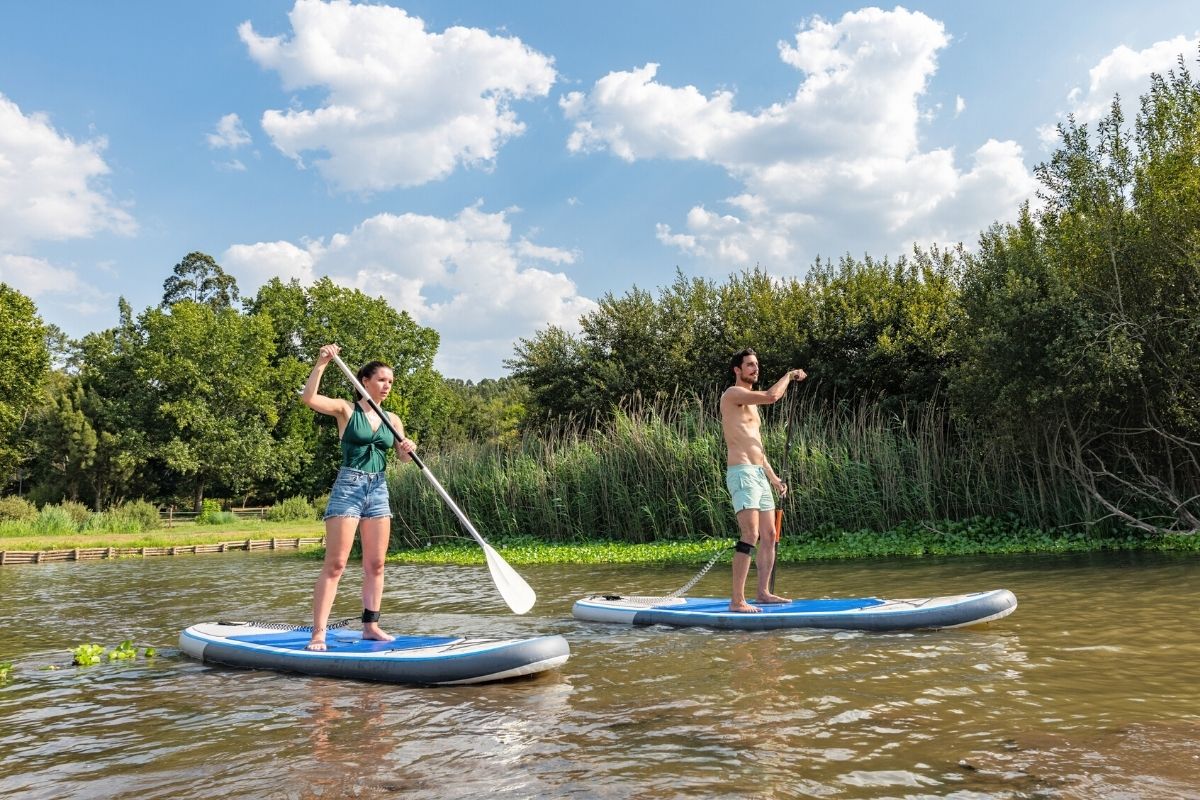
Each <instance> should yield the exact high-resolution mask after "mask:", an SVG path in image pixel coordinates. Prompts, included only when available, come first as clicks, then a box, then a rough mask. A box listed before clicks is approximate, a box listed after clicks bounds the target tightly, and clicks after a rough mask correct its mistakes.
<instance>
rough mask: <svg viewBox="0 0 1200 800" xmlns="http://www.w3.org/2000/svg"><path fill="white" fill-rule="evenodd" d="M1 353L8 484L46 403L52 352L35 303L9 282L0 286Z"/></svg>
mask: <svg viewBox="0 0 1200 800" xmlns="http://www.w3.org/2000/svg"><path fill="white" fill-rule="evenodd" d="M0 352H2V353H4V357H3V358H0V475H3V476H4V478H5V483H7V482H8V478H9V476H11V475H12V474H13V473H14V471H15V470H16V469H17V468H18V466H19V465H20V463H21V460H22V455H23V454H24V453H25V452H27V451H28V448H27V447H26V446H25V445H24V444H23V443H22V439H21V432H22V429H23V427H24V425H25V422H26V419H27V417H28V415H29V413H30V411H31V410H33V409H34V408H36V407H37V406H38V405H39V404H41V403H42V402H43V393H42V382H43V380H44V379H45V377H46V375H47V373H48V372H49V370H50V352H49V349H48V348H47V343H46V327H45V325H43V324H42V320H41V317H39V316H38V314H37V308H36V306H34V304H33V301H32V300H30V299H29V298H28V297H26V296H25V295H23V294H21V293H20V292H18V291H17V290H16V289H13V288H12V287H10V286H9V285H8V284H6V283H0Z"/></svg>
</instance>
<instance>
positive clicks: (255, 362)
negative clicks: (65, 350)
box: [135, 300, 279, 510]
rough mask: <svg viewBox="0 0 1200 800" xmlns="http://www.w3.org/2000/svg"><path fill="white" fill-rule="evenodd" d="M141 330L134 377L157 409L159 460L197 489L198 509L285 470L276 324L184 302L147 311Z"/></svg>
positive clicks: (154, 444) (154, 437)
mask: <svg viewBox="0 0 1200 800" xmlns="http://www.w3.org/2000/svg"><path fill="white" fill-rule="evenodd" d="M139 327H140V328H141V330H142V332H143V336H144V341H143V343H142V346H141V348H140V349H139V352H138V354H137V358H136V367H135V372H136V375H137V378H138V380H139V383H140V384H141V385H142V386H143V387H145V392H146V393H147V395H148V397H149V398H150V400H151V402H152V404H153V408H152V412H153V422H152V427H151V428H150V429H149V430H148V432H147V435H148V437H149V438H150V441H151V453H152V456H153V458H154V459H155V460H157V461H159V462H161V463H162V464H163V465H164V466H165V467H166V469H167V470H169V471H170V472H171V473H174V474H175V475H177V476H179V477H180V478H182V480H183V483H185V484H186V485H190V489H191V494H192V497H193V499H194V501H195V508H196V510H200V509H201V507H202V501H203V499H204V495H205V492H206V490H208V489H209V488H210V487H220V488H222V489H224V490H227V491H229V492H231V493H233V494H241V493H243V492H245V491H247V490H248V489H252V488H253V487H254V486H255V484H256V483H257V482H259V481H261V480H262V479H263V478H264V477H266V476H267V475H269V474H270V473H271V471H272V470H273V469H275V468H277V466H278V464H277V459H278V455H279V454H278V451H277V450H276V449H275V448H274V447H273V444H274V443H273V440H272V438H271V429H272V427H273V426H274V425H275V423H276V421H277V418H278V415H277V410H276V405H275V402H274V401H275V398H274V397H273V395H272V393H271V392H270V391H269V390H268V389H267V381H266V378H265V376H266V374H267V372H268V370H269V368H270V360H271V356H272V341H271V333H272V332H271V328H270V324H269V321H268V320H267V319H265V318H260V317H254V316H243V315H242V314H240V313H238V312H237V311H235V310H233V309H231V308H224V309H220V310H218V309H215V308H213V307H211V306H209V305H206V304H201V303H197V302H194V301H191V300H181V301H179V302H177V303H175V304H174V305H173V306H171V309H170V313H167V312H166V311H165V310H163V309H149V310H147V311H146V312H145V313H144V314H142V316H141V318H140V319H139Z"/></svg>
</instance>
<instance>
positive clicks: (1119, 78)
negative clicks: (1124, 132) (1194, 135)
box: [1039, 34, 1200, 145]
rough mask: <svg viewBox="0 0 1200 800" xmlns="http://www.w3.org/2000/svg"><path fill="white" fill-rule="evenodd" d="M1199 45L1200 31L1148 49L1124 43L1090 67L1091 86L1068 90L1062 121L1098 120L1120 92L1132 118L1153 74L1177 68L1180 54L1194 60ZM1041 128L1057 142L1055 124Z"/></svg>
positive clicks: (1127, 116)
mask: <svg viewBox="0 0 1200 800" xmlns="http://www.w3.org/2000/svg"><path fill="white" fill-rule="evenodd" d="M1197 46H1200V34H1197V35H1194V36H1192V37H1190V38H1189V37H1187V36H1182V35H1181V36H1176V37H1175V38H1173V39H1165V40H1163V41H1160V42H1155V43H1154V44H1152V45H1150V46H1149V47H1147V48H1145V49H1144V50H1134V49H1132V48H1130V47H1128V46H1126V45H1123V44H1122V45H1119V46H1118V47H1115V48H1113V50H1112V52H1110V53H1108V55H1106V56H1104V57H1103V58H1101V59H1100V61H1099V62H1097V64H1096V65H1095V66H1094V67H1092V68H1091V69H1090V70H1088V84H1087V86H1086V87H1083V86H1076V87H1075V88H1073V89H1072V90H1071V91H1070V92H1069V93H1068V94H1067V98H1066V101H1067V107H1066V109H1065V110H1064V111H1062V112H1061V113H1060V114H1059V121H1060V122H1064V121H1066V119H1067V117H1068V116H1069V115H1074V116H1075V120H1076V121H1077V122H1082V123H1093V122H1096V121H1097V120H1099V119H1100V118H1101V117H1104V116H1105V115H1107V114H1108V112H1109V110H1110V109H1111V108H1112V103H1113V100H1114V99H1115V98H1116V97H1117V96H1120V98H1121V108H1122V111H1123V112H1124V114H1125V119H1126V120H1129V121H1132V120H1133V118H1134V115H1135V114H1136V113H1137V109H1138V105H1137V103H1138V98H1139V97H1141V96H1142V95H1143V94H1145V93H1146V92H1147V91H1148V90H1149V88H1150V80H1149V79H1150V74H1151V73H1158V74H1159V75H1165V74H1166V73H1167V72H1169V71H1171V70H1173V69H1176V68H1177V67H1178V63H1179V57H1180V56H1183V58H1184V59H1185V61H1187V60H1190V59H1191V58H1192V56H1193V55H1194V54H1195V52H1196V48H1197ZM1039 132H1040V134H1041V138H1042V140H1043V142H1045V143H1046V144H1047V145H1054V144H1057V142H1058V131H1057V130H1056V128H1055V126H1053V125H1046V126H1044V127H1042V128H1041V129H1039Z"/></svg>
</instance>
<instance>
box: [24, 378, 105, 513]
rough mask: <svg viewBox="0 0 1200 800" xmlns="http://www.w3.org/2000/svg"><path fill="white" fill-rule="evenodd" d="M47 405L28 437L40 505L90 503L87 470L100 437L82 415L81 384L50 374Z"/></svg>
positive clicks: (32, 479)
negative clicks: (32, 432)
mask: <svg viewBox="0 0 1200 800" xmlns="http://www.w3.org/2000/svg"><path fill="white" fill-rule="evenodd" d="M47 395H48V398H47V402H46V404H45V405H44V406H43V408H42V410H41V413H39V414H38V415H37V418H36V419H35V420H34V425H33V430H34V431H35V433H34V434H33V436H32V437H31V438H32V439H33V440H34V442H35V443H36V444H35V447H36V450H35V452H36V454H37V455H36V457H35V458H34V459H33V461H34V471H33V473H32V474H31V475H30V479H31V481H32V482H33V483H35V484H36V485H37V487H38V488H37V496H38V498H39V499H40V500H41V501H42V502H43V503H46V502H53V503H57V502H60V501H62V500H72V501H78V500H80V499H81V498H83V499H85V500H87V501H89V502H92V501H93V498H91V497H89V494H90V492H89V491H88V488H89V483H90V480H89V479H90V470H91V468H92V467H93V466H94V464H95V461H96V451H97V447H98V445H99V437H98V436H97V434H96V430H95V428H94V427H93V426H92V424H91V420H89V419H88V417H87V415H86V414H85V413H84V409H83V406H84V391H83V384H82V382H81V381H80V380H79V378H77V377H74V378H73V377H70V376H68V375H66V374H64V373H62V372H52V373H51V374H50V376H49V381H48V388H47Z"/></svg>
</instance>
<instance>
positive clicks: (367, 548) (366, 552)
mask: <svg viewBox="0 0 1200 800" xmlns="http://www.w3.org/2000/svg"><path fill="white" fill-rule="evenodd" d="M359 531H360V532H361V534H362V554H363V555H362V563H363V583H362V601H363V608H364V609H369V610H371V611H378V610H379V606H380V604H381V603H382V602H383V564H384V559H386V558H387V549H388V539H389V538H390V537H391V532H392V518H391V517H375V518H373V519H364V520H363V521H362V524H361V525H360V526H359ZM363 638H364V639H377V640H379V641H382V642H390V641H392V639H394V638H396V637H394V636H389V635H388V634H386V633H384V632H383V629H381V628H380V627H379V623H378V622H364V623H363Z"/></svg>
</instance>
